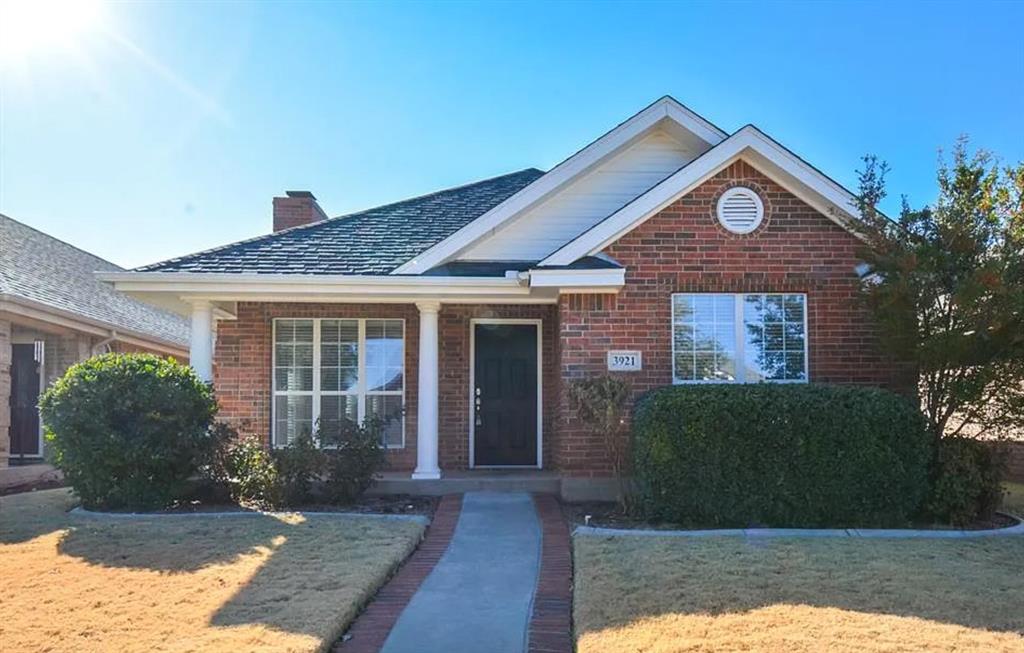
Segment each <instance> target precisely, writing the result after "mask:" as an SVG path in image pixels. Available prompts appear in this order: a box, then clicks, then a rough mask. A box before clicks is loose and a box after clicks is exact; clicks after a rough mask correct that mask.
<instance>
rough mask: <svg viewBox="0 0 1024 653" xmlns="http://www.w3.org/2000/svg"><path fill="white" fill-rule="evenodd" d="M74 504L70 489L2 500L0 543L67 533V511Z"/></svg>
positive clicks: (27, 494) (16, 542)
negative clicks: (62, 532)
mask: <svg viewBox="0 0 1024 653" xmlns="http://www.w3.org/2000/svg"><path fill="white" fill-rule="evenodd" d="M75 503H76V500H75V499H74V497H73V496H72V494H71V490H69V489H63V488H62V489H57V490H40V491H32V492H23V493H20V494H8V495H6V496H2V497H0V544H20V543H22V542H28V541H29V540H34V539H35V538H37V537H41V536H43V535H49V534H50V533H56V532H59V531H62V530H64V529H65V528H67V527H68V520H69V517H68V514H67V511H68V510H70V509H71V508H73V507H74V506H75Z"/></svg>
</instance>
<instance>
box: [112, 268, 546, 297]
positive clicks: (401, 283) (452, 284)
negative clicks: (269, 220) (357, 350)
mask: <svg viewBox="0 0 1024 653" xmlns="http://www.w3.org/2000/svg"><path fill="white" fill-rule="evenodd" d="M97 276H98V278H99V279H100V280H101V281H106V282H108V283H112V284H113V285H114V287H115V288H117V290H119V291H121V292H124V293H127V294H129V295H135V294H137V295H140V296H141V295H146V296H150V297H152V296H153V295H154V294H162V295H164V296H170V297H174V298H176V299H180V300H182V301H188V300H200V299H201V300H208V301H216V302H226V301H235V302H237V301H348V302H354V301H358V302H369V303H381V302H414V301H417V300H423V299H438V300H440V301H444V302H446V303H465V302H474V303H486V302H494V301H502V302H504V301H510V302H511V301H527V302H542V303H543V302H548V301H550V298H549V297H545V296H537V295H536V294H531V291H530V287H529V285H527V284H526V283H525V282H523V281H520V280H519V279H518V278H514V277H513V278H508V277H433V276H431V277H423V276H408V277H394V276H389V275H386V276H357V275H295V274H230V273H194V272H104V273H99V274H98V275H97Z"/></svg>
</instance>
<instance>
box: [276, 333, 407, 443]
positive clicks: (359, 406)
mask: <svg viewBox="0 0 1024 653" xmlns="http://www.w3.org/2000/svg"><path fill="white" fill-rule="evenodd" d="M278 320H311V321H312V322H313V389H312V390H278V389H277V387H276V379H277V322H278ZM323 320H350V321H355V322H357V323H358V329H359V335H358V336H357V337H358V341H357V342H358V344H357V347H358V356H359V366H358V368H357V369H358V371H357V374H356V375H357V377H358V378H357V381H356V389H355V391H351V390H339V391H332V392H326V393H324V392H321V390H320V346H321V341H320V324H321V322H322V321H323ZM368 320H389V321H398V322H401V323H402V389H401V390H374V391H369V390H367V389H366V322H367V321H368ZM270 340H271V344H270V346H271V364H270V443H271V446H272V447H273V448H275V449H280V448H282V447H285V446H287V445H285V444H278V441H277V401H276V399H277V397H288V396H303V397H306V396H312V398H313V401H312V404H313V406H312V411H313V428H314V429H316V424H317V422H318V421H319V419H320V399H321V397H323V396H324V395H326V396H329V397H349V396H355V397H357V399H356V411H357V415H356V418H357V419H358V420H359V423H360V424H361V423H362V422H363V420H365V419H366V403H367V399H368V398H369V397H383V396H390V397H399V396H400V397H401V398H402V417H401V425H402V426H401V432H402V442H401V443H400V444H389V445H385V448H387V449H404V448H405V406H406V401H405V389H406V381H405V376H406V374H407V373H408V370H407V369H406V368H407V366H406V364H405V363H406V361H405V319H404V318H398V317H359V318H356V317H323V318H320V317H275V318H274V319H273V324H272V328H271V335H270Z"/></svg>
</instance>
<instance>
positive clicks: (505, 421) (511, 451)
mask: <svg viewBox="0 0 1024 653" xmlns="http://www.w3.org/2000/svg"><path fill="white" fill-rule="evenodd" d="M473 328H474V329H475V331H474V342H475V344H474V351H475V360H474V361H473V365H474V369H473V378H474V384H475V386H474V388H473V402H474V409H473V421H474V427H473V464H474V465H479V466H491V465H494V466H505V465H508V466H519V465H523V466H530V467H534V466H536V465H537V325H535V324H475V325H474V326H473Z"/></svg>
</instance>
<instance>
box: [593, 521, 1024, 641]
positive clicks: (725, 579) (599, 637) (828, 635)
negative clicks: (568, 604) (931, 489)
mask: <svg viewBox="0 0 1024 653" xmlns="http://www.w3.org/2000/svg"><path fill="white" fill-rule="evenodd" d="M574 546H575V556H576V557H575V568H576V586H575V619H576V637H577V642H578V651H579V653H613V652H614V653H638V652H641V651H643V652H645V653H668V652H670V651H671V652H676V651H785V652H786V653H793V652H797V651H832V652H835V651H866V652H869V653H870V652H876V651H887V652H889V651H994V652H999V651H1024V637H1022V633H1024V608H1022V606H1024V537H1007V538H992V539H979V540H961V541H943V540H860V539H841V540H840V539H800V540H796V539H786V540H781V539H771V540H769V539H760V540H744V539H741V538H728V537H718V538H704V539H684V538H667V537H590V536H582V537H576V538H574Z"/></svg>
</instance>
